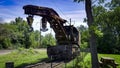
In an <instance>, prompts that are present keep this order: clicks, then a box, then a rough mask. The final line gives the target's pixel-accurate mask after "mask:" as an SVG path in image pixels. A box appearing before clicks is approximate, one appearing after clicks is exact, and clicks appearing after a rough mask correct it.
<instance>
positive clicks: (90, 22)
mask: <svg viewBox="0 0 120 68" xmlns="http://www.w3.org/2000/svg"><path fill="white" fill-rule="evenodd" d="M74 1H77V2H80V1H85V11H86V15H87V24H88V26H89V29H90V30H89V34H90V38H89V43H90V50H91V60H92V68H99V64H98V56H97V46H96V36H95V32H94V30H93V29H92V28H94V19H93V15H92V1H91V0H74Z"/></svg>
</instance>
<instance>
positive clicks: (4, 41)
mask: <svg viewBox="0 0 120 68" xmlns="http://www.w3.org/2000/svg"><path fill="white" fill-rule="evenodd" d="M0 27H1V29H0V42H1V43H0V48H1V49H2V48H5V49H8V48H9V49H14V48H18V47H25V48H30V47H33V48H39V47H47V45H48V44H49V45H55V39H54V37H53V36H52V34H47V35H45V37H43V36H42V35H40V31H38V30H36V31H33V32H29V26H28V24H27V22H26V21H24V20H23V19H22V18H20V17H18V18H16V19H15V21H11V22H10V23H4V24H0ZM40 39H41V40H40Z"/></svg>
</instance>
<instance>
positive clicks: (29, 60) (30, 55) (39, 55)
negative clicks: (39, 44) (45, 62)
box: [0, 49, 47, 68]
mask: <svg viewBox="0 0 120 68" xmlns="http://www.w3.org/2000/svg"><path fill="white" fill-rule="evenodd" d="M44 58H47V54H46V51H41V52H37V51H34V50H32V49H28V50H27V49H18V50H16V51H14V52H12V53H10V54H6V55H1V56H0V68H5V63H6V62H9V61H11V62H14V67H15V68H21V67H23V66H25V65H28V64H33V63H36V62H40V61H41V60H42V59H44Z"/></svg>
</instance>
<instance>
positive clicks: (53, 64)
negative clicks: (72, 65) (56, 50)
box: [25, 61, 64, 68]
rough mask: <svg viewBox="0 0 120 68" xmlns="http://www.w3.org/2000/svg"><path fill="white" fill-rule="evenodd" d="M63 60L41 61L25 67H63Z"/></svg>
mask: <svg viewBox="0 0 120 68" xmlns="http://www.w3.org/2000/svg"><path fill="white" fill-rule="evenodd" d="M63 65H64V62H56V61H53V62H42V63H37V64H33V65H29V66H26V67H25V68H63Z"/></svg>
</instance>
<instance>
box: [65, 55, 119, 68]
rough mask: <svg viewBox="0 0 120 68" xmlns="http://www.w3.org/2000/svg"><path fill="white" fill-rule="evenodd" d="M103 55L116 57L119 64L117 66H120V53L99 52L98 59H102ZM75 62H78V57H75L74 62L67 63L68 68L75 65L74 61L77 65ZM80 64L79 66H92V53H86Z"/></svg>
mask: <svg viewBox="0 0 120 68" xmlns="http://www.w3.org/2000/svg"><path fill="white" fill-rule="evenodd" d="M101 57H111V58H114V59H115V61H116V62H117V63H118V64H119V66H117V68H120V55H117V54H98V59H99V60H100V58H101ZM80 59H81V58H80ZM75 62H76V59H74V62H73V61H71V62H69V63H68V64H67V65H68V68H72V67H73V63H74V65H75ZM78 65H79V68H91V55H90V53H88V54H87V55H85V57H84V59H83V60H81V61H80V62H79V63H78ZM76 68H77V67H76Z"/></svg>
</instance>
